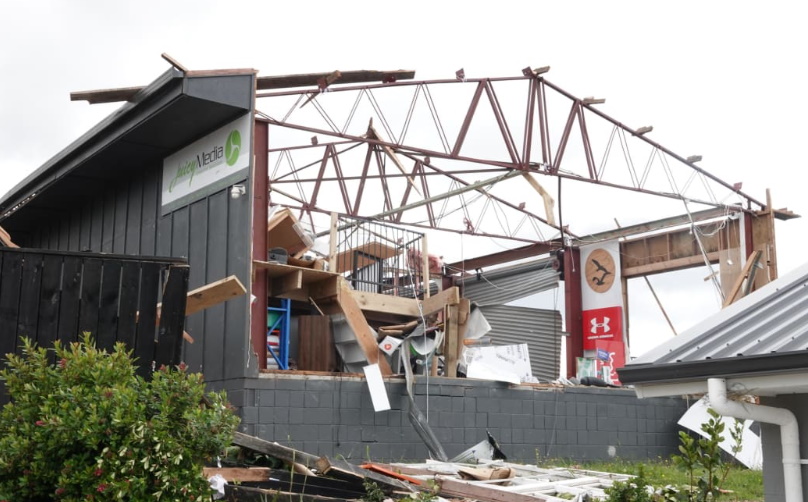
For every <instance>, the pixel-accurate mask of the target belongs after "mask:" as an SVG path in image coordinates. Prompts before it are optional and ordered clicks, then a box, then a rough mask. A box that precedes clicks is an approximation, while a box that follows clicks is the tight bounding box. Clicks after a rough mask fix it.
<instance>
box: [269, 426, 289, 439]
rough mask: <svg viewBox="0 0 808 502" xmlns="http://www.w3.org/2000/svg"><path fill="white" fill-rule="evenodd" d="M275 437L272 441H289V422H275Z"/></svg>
mask: <svg viewBox="0 0 808 502" xmlns="http://www.w3.org/2000/svg"><path fill="white" fill-rule="evenodd" d="M274 429H275V437H273V438H272V440H273V441H277V442H279V443H280V442H283V441H289V440H290V439H291V435H290V434H291V433H290V432H289V424H275V425H274Z"/></svg>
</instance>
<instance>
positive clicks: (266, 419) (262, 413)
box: [258, 406, 289, 424]
mask: <svg viewBox="0 0 808 502" xmlns="http://www.w3.org/2000/svg"><path fill="white" fill-rule="evenodd" d="M258 422H259V423H262V424H288V423H289V408H279V407H277V406H274V407H272V408H264V407H261V408H258Z"/></svg>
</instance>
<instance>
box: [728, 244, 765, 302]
mask: <svg viewBox="0 0 808 502" xmlns="http://www.w3.org/2000/svg"><path fill="white" fill-rule="evenodd" d="M761 254H763V252H762V251H761V250H759V249H758V250H756V251H753V252H752V254H751V255H750V256H749V259H748V260H746V265H744V266H743V270H742V271H741V273H740V275H738V278H737V279H735V283H734V284H733V285H732V289H730V290H729V294H728V295H727V297H726V299H724V305H723V307H728V306H729V305H731V304H732V303H734V302H735V301H736V300H737V299H738V294H739V293H740V292H741V286H742V285H743V281H744V280H746V279H747V278H749V279H750V280H753V279H752V277H750V274H751V273H752V271H753V269H754V268H755V267H756V266H757V263H758V261H759V260H760V256H761Z"/></svg>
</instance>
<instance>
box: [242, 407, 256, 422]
mask: <svg viewBox="0 0 808 502" xmlns="http://www.w3.org/2000/svg"><path fill="white" fill-rule="evenodd" d="M241 421H242V422H243V423H245V424H254V423H257V422H258V408H256V407H255V406H245V407H243V408H241Z"/></svg>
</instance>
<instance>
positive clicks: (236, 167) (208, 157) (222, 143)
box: [162, 113, 252, 214]
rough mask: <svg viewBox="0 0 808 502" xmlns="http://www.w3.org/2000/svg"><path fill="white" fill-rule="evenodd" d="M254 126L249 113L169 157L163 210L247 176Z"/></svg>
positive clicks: (164, 212) (183, 203)
mask: <svg viewBox="0 0 808 502" xmlns="http://www.w3.org/2000/svg"><path fill="white" fill-rule="evenodd" d="M251 126H252V120H251V115H250V114H249V113H248V114H245V115H244V116H242V117H241V118H239V119H236V120H234V121H233V122H231V123H229V124H227V125H225V126H224V127H221V128H219V129H217V130H216V131H214V132H212V133H210V134H208V135H207V136H205V137H204V138H201V139H199V140H197V141H194V142H193V143H191V144H190V145H188V146H186V147H185V148H183V149H182V150H179V151H177V152H175V153H174V154H172V155H170V156H168V157H166V158H165V159H164V160H163V192H162V209H163V210H162V213H163V214H166V213H168V212H170V211H173V210H175V209H177V208H179V207H182V206H185V205H187V204H189V203H190V202H192V201H194V200H197V199H200V198H202V197H205V196H207V195H210V194H211V193H213V192H215V191H218V190H221V189H222V188H224V187H226V186H228V185H231V184H233V183H236V182H238V181H241V180H243V179H244V178H246V177H247V172H248V169H249V167H250V157H251V153H250V152H251V151H252V148H251V141H252V129H251Z"/></svg>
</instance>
